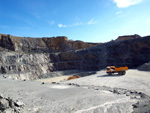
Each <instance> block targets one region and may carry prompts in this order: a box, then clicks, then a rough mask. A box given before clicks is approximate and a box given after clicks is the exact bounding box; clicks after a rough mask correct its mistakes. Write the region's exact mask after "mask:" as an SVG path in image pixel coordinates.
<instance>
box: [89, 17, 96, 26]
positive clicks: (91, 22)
mask: <svg viewBox="0 0 150 113" xmlns="http://www.w3.org/2000/svg"><path fill="white" fill-rule="evenodd" d="M95 23H96V22H95V21H94V19H93V18H92V19H91V20H90V21H89V22H88V23H87V24H88V25H90V24H95Z"/></svg>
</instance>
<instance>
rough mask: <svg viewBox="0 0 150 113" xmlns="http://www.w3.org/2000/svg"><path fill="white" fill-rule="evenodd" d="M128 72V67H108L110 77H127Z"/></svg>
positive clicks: (107, 71)
mask: <svg viewBox="0 0 150 113" xmlns="http://www.w3.org/2000/svg"><path fill="white" fill-rule="evenodd" d="M127 70H128V67H127V66H125V67H115V66H107V70H106V73H108V74H109V75H112V74H114V73H118V74H119V75H125V74H126V71H127Z"/></svg>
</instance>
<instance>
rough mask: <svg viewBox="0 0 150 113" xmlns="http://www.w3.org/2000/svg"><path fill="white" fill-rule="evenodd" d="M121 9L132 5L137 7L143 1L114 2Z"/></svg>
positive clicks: (118, 0)
mask: <svg viewBox="0 0 150 113" xmlns="http://www.w3.org/2000/svg"><path fill="white" fill-rule="evenodd" d="M113 1H114V3H116V4H117V7H119V8H125V7H129V6H131V5H136V4H139V3H140V2H142V1H143V0H113Z"/></svg>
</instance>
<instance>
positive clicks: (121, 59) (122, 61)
mask: <svg viewBox="0 0 150 113" xmlns="http://www.w3.org/2000/svg"><path fill="white" fill-rule="evenodd" d="M149 44H150V36H147V37H143V38H136V39H130V40H121V41H111V42H108V43H105V44H102V45H97V46H94V47H91V48H88V49H83V50H80V51H79V50H77V51H74V52H62V53H57V54H56V53H54V54H51V55H50V59H51V62H53V63H54V67H55V68H56V69H57V70H65V69H80V70H99V69H103V68H106V67H107V66H108V65H115V66H128V67H129V68H135V67H137V66H140V65H142V64H143V63H146V62H148V61H150V45H149Z"/></svg>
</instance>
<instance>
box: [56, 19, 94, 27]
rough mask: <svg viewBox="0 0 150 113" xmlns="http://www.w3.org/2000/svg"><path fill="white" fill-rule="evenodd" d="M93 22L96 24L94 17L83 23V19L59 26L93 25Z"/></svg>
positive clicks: (59, 25)
mask: <svg viewBox="0 0 150 113" xmlns="http://www.w3.org/2000/svg"><path fill="white" fill-rule="evenodd" d="M91 24H96V22H95V21H94V19H93V18H92V19H91V20H89V21H88V22H87V23H83V22H81V21H77V22H76V23H73V24H70V25H64V24H58V27H60V28H61V27H74V26H81V25H91Z"/></svg>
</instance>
